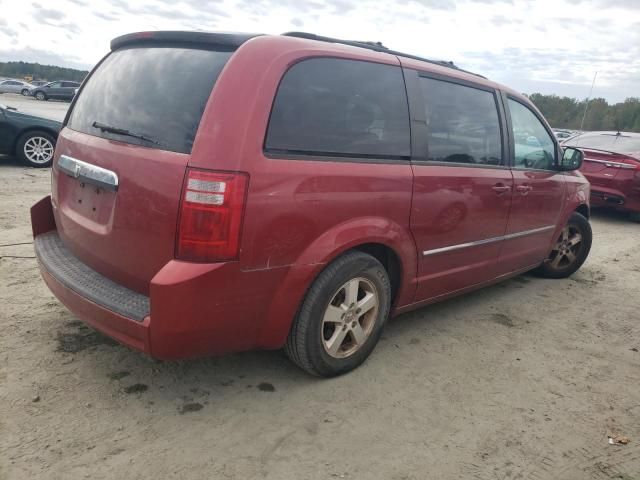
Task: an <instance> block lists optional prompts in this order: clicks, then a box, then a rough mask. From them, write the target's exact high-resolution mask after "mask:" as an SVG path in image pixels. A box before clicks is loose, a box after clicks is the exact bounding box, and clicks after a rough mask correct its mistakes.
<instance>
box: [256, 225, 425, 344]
mask: <svg viewBox="0 0 640 480" xmlns="http://www.w3.org/2000/svg"><path fill="white" fill-rule="evenodd" d="M363 227H365V228H364V230H363ZM338 239H340V242H337V240H338ZM353 250H356V251H361V252H364V253H367V254H369V255H371V256H373V257H374V258H376V259H377V260H378V261H380V263H382V264H383V265H384V266H385V268H386V269H387V272H388V273H389V278H390V280H391V282H392V285H393V286H392V289H393V290H392V295H393V297H392V311H393V308H394V307H395V306H396V305H399V304H405V303H410V302H411V301H412V300H413V295H414V294H415V287H416V283H415V279H416V275H417V251H416V247H415V242H414V240H413V237H412V236H411V234H410V232H409V231H408V227H407V228H406V229H405V228H403V227H401V226H400V225H398V224H397V223H395V222H392V221H390V220H388V219H384V218H377V217H374V218H371V217H368V218H359V219H353V220H351V221H349V222H346V223H345V224H343V225H337V226H335V227H334V228H332V229H331V230H329V231H328V232H325V233H324V234H323V235H321V236H320V237H318V238H317V239H316V240H315V241H314V242H312V243H311V244H310V245H309V246H308V248H307V249H305V251H304V252H303V253H302V254H301V255H300V256H299V258H298V261H297V262H296V264H295V265H292V266H291V267H290V268H289V271H288V273H287V275H286V276H285V278H284V280H283V281H282V282H281V284H280V285H279V287H278V289H277V291H276V294H275V295H274V298H273V301H272V302H271V304H270V306H269V308H268V310H267V315H266V317H267V318H265V321H264V323H263V324H262V325H261V328H260V331H259V333H258V336H257V343H258V345H257V346H258V347H261V348H279V347H281V346H282V345H283V344H284V342H285V340H286V338H287V335H288V333H289V330H290V328H291V323H292V322H293V320H294V318H295V316H296V314H297V312H298V310H299V308H300V306H301V305H302V302H303V301H304V298H305V296H306V293H307V291H308V290H309V288H310V287H311V285H312V284H313V282H314V281H315V279H316V278H317V277H318V275H320V273H321V272H322V271H323V270H324V269H325V268H326V266H327V265H328V264H330V263H331V262H333V261H334V260H335V259H337V258H339V257H340V256H342V255H344V254H345V253H347V252H349V251H353ZM288 295H294V297H295V298H296V301H295V302H291V300H290V299H287V298H286V297H287V296H288Z"/></svg>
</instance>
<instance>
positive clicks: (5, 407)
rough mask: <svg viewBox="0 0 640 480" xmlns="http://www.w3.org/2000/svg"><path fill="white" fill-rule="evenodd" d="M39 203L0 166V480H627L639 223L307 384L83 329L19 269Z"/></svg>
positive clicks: (639, 473)
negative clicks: (557, 269)
mask: <svg viewBox="0 0 640 480" xmlns="http://www.w3.org/2000/svg"><path fill="white" fill-rule="evenodd" d="M49 188H50V187H49V172H48V171H47V170H34V169H27V168H22V167H20V166H18V165H17V164H16V163H15V162H12V161H8V160H6V159H4V161H3V159H1V158H0V245H2V246H1V247H0V256H1V257H2V258H0V329H1V332H2V333H1V334H0V478H1V479H3V480H4V479H27V478H28V479H76V478H95V479H102V478H105V479H106V478H109V479H111V478H122V479H139V478H155V479H160V478H163V479H164V478H180V479H203V478H208V479H243V480H244V479H253V478H263V479H274V480H276V479H277V480H287V479H291V480H293V479H295V480H299V479H332V478H345V479H385V480H387V479H388V480H401V479H404V480H409V479H415V480H417V479H483V480H484V479H496V480H498V479H500V480H501V479H527V480H541V479H562V480H572V479H575V480H585V479H610V478H614V479H623V480H631V479H636V480H637V479H640V353H639V352H638V349H640V248H639V247H640V225H638V224H633V223H630V222H628V221H627V219H626V218H625V217H623V216H621V215H618V214H611V213H606V212H595V213H594V215H593V219H592V223H593V229H594V232H595V238H594V247H593V250H592V253H591V256H590V257H589V259H588V261H587V263H586V264H585V265H584V267H583V268H582V269H581V270H580V271H579V272H578V273H577V274H575V275H574V276H573V277H572V278H571V279H569V280H555V281H554V280H542V279H538V278H535V277H533V276H529V275H524V276H521V277H518V278H515V279H513V280H510V281H507V282H505V283H503V284H501V285H497V286H495V287H491V288H487V289H484V290H481V291H478V292H476V293H473V294H470V295H466V296H464V297H460V298H458V299H454V300H451V301H447V302H445V303H442V304H439V305H434V306H431V307H428V308H425V309H423V310H419V311H416V312H413V313H410V314H406V315H403V316H402V317H400V318H398V319H396V320H395V321H393V322H392V323H391V324H390V325H389V327H388V328H387V330H386V332H385V333H384V336H383V340H382V341H381V343H380V344H379V345H378V348H377V349H376V351H375V352H374V354H373V355H372V357H371V358H370V359H369V361H367V362H366V363H365V364H364V365H363V366H362V367H361V368H359V369H358V370H357V371H355V372H353V373H351V374H349V375H346V376H343V377H340V378H336V379H332V380H319V379H316V378H312V377H309V376H307V375H306V374H304V373H303V372H301V371H300V370H298V369H297V368H296V367H294V366H293V365H292V364H290V363H289V362H288V361H287V360H286V358H285V357H284V355H283V354H282V353H280V352H256V353H247V354H241V355H233V356H228V357H224V358H218V359H205V360H196V361H186V362H157V361H154V360H151V359H149V358H147V357H145V356H143V355H141V354H138V353H135V352H133V351H131V350H128V349H127V348H125V347H122V346H120V345H117V344H115V343H114V342H112V341H111V340H109V339H107V338H106V337H104V336H102V335H100V334H98V333H96V332H95V331H93V330H92V329H90V328H88V327H85V326H84V325H83V324H82V323H81V322H79V321H78V320H77V319H76V318H74V317H73V315H71V314H70V313H69V312H68V311H67V310H66V309H65V308H64V307H63V306H61V305H60V304H59V303H58V302H57V301H56V300H55V298H54V297H53V296H52V295H51V294H50V293H49V291H48V290H47V288H46V287H45V285H44V283H43V282H42V281H41V280H40V277H39V274H38V270H37V267H36V261H35V260H34V259H33V258H32V257H33V250H32V245H30V244H29V242H30V241H31V235H30V227H29V214H28V210H29V207H30V205H31V204H32V203H34V202H35V201H36V200H38V199H39V198H41V197H42V196H44V195H46V194H47V193H48V192H49ZM23 242H24V243H25V244H24V245H16V246H5V245H7V244H13V243H23ZM609 432H611V433H617V434H622V435H625V436H627V437H629V438H630V439H631V441H630V443H629V444H627V445H609V444H608V442H607V434H608V433H609Z"/></svg>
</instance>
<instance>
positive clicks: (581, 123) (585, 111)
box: [580, 72, 598, 130]
mask: <svg viewBox="0 0 640 480" xmlns="http://www.w3.org/2000/svg"><path fill="white" fill-rule="evenodd" d="M597 76H598V72H596V73H595V75H594V76H593V82H591V90H589V96H588V97H587V103H586V104H585V106H584V113H583V114H582V122H580V130H582V127H583V126H584V119H585V118H586V116H587V108H589V100H590V99H591V94H592V93H593V86H594V85H595V84H596V77H597Z"/></svg>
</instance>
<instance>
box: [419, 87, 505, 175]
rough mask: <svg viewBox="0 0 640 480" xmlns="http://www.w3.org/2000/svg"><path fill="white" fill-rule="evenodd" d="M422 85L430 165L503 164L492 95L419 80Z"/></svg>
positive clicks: (496, 112)
mask: <svg viewBox="0 0 640 480" xmlns="http://www.w3.org/2000/svg"><path fill="white" fill-rule="evenodd" d="M420 84H421V86H422V95H423V98H424V101H425V111H426V116H427V117H426V118H427V128H428V132H429V134H428V135H429V137H428V141H429V143H428V147H427V148H428V151H427V158H428V159H429V160H430V161H434V162H452V163H472V164H480V165H500V164H501V163H502V140H501V135H500V121H499V119H498V107H497V104H496V99H495V95H494V94H493V93H491V92H487V91H485V90H480V89H477V88H471V87H466V86H464V85H458V84H456V83H450V82H445V81H441V80H433V79H431V78H425V77H420Z"/></svg>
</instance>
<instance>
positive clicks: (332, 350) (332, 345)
mask: <svg viewBox="0 0 640 480" xmlns="http://www.w3.org/2000/svg"><path fill="white" fill-rule="evenodd" d="M346 336H347V330H346V329H344V328H338V327H336V329H335V331H334V332H333V335H332V336H331V338H330V339H329V340H328V341H327V350H328V352H329V354H330V355H333V356H336V355H337V354H338V351H339V350H340V347H341V346H342V344H343V343H344V339H345V338H346Z"/></svg>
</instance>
